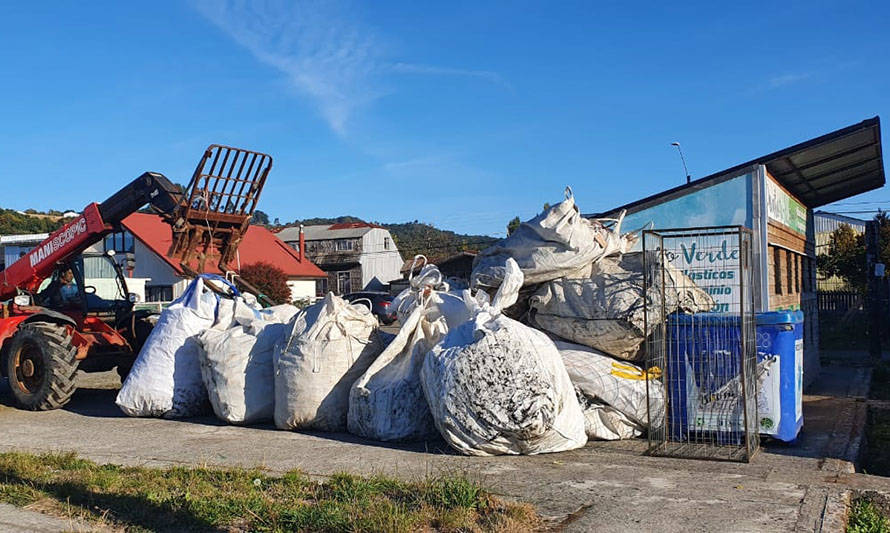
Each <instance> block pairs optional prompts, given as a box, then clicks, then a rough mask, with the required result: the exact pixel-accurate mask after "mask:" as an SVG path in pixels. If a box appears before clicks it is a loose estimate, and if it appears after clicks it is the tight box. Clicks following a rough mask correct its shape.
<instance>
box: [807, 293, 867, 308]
mask: <svg viewBox="0 0 890 533" xmlns="http://www.w3.org/2000/svg"><path fill="white" fill-rule="evenodd" d="M816 299H817V302H818V306H819V312H820V313H846V312H848V311H850V310H856V311H862V310H864V309H865V295H864V294H862V293H860V292H856V291H819V292H817V293H816Z"/></svg>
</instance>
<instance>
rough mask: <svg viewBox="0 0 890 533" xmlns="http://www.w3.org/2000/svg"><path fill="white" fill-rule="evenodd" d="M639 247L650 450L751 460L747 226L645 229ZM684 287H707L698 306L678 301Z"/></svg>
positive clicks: (755, 444)
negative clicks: (653, 375)
mask: <svg viewBox="0 0 890 533" xmlns="http://www.w3.org/2000/svg"><path fill="white" fill-rule="evenodd" d="M643 256H644V272H646V276H644V280H645V281H644V283H645V284H646V286H645V291H646V294H647V299H646V308H645V310H644V316H645V324H646V332H647V333H648V337H647V340H646V358H647V365H648V367H649V368H650V370H653V369H658V370H660V372H661V376H662V379H661V380H660V381H658V380H652V381H649V382H647V402H648V408H649V409H648V412H649V427H650V431H649V453H650V454H652V455H663V456H672V457H685V458H699V459H719V460H728V461H742V462H748V461H750V459H751V458H752V457H753V456H754V454H755V453H756V452H757V450H758V448H759V446H760V437H759V434H758V426H757V376H756V374H757V359H756V346H755V323H754V275H753V266H752V265H753V262H752V234H751V231H750V230H749V229H747V228H744V227H742V226H720V227H708V228H689V229H667V230H648V231H645V232H644V233H643ZM690 291H694V292H695V294H701V292H700V291H704V292H706V293H707V295H709V296H710V300H708V299H707V298H706V299H705V301H706V302H708V303H709V304H710V305H711V307H710V309H709V310H708V311H707V312H685V311H684V310H683V306H682V305H678V304H677V303H678V302H679V301H682V298H683V297H684V295H688V294H690ZM678 307H679V309H678ZM705 308H707V307H705ZM656 387H658V389H656Z"/></svg>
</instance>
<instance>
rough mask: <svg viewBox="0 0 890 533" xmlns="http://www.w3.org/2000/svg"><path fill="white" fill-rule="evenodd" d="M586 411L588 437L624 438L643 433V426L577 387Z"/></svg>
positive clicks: (600, 438) (585, 425) (579, 399)
mask: <svg viewBox="0 0 890 533" xmlns="http://www.w3.org/2000/svg"><path fill="white" fill-rule="evenodd" d="M575 393H576V394H577V395H578V402H579V403H580V404H581V410H582V411H583V412H584V431H585V432H586V433H587V438H588V439H595V440H624V439H632V438H635V437H639V436H640V435H642V433H643V430H642V427H641V426H640V425H639V424H637V423H635V422H633V421H632V420H630V419H629V418H627V416H625V415H624V413H622V412H621V411H619V410H617V409H615V408H614V407H612V406H609V405H606V404H605V403H603V402H601V401H599V400H597V399H595V398H591V397H590V396H588V395H586V394H584V393H583V392H581V391H580V390H579V389H578V388H577V387H575Z"/></svg>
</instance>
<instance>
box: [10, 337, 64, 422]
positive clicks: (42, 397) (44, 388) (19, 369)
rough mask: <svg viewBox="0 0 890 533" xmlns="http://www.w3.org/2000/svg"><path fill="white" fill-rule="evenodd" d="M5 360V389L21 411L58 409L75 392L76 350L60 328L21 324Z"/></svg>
mask: <svg viewBox="0 0 890 533" xmlns="http://www.w3.org/2000/svg"><path fill="white" fill-rule="evenodd" d="M9 342H10V344H9V351H8V353H7V358H6V370H7V373H8V375H9V388H10V389H11V390H12V396H13V398H14V399H15V403H16V404H17V405H18V406H19V407H21V408H22V409H29V410H31V411H47V410H50V409H58V408H59V407H62V406H63V405H65V404H66V403H68V400H69V399H70V398H71V395H72V394H74V390H75V389H76V388H77V383H76V381H75V375H76V374H77V363H78V362H77V359H76V358H75V356H76V355H77V350H76V349H75V348H74V345H73V344H71V336H70V335H68V332H67V331H66V329H65V327H64V326H60V325H58V324H53V323H51V322H31V323H29V324H23V325H22V326H21V327H20V328H19V330H18V331H17V332H16V334H15V335H13V337H12V339H10V341H9Z"/></svg>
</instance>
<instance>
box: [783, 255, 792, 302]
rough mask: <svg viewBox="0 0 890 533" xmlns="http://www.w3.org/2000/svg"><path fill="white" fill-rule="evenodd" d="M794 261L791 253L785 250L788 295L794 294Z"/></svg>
mask: <svg viewBox="0 0 890 533" xmlns="http://www.w3.org/2000/svg"><path fill="white" fill-rule="evenodd" d="M793 261H794V256H792V255H791V252H789V251H788V250H785V265H784V267H785V280H786V282H785V288H786V291H785V292H787V293H788V294H791V293H793V292H794V265H792V264H791V263H792V262H793Z"/></svg>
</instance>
